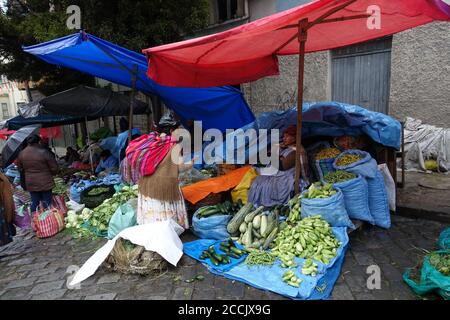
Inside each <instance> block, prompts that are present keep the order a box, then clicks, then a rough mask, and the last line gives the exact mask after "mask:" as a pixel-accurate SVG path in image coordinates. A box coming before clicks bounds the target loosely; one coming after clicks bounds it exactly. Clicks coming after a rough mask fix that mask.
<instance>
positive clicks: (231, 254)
mask: <svg viewBox="0 0 450 320" xmlns="http://www.w3.org/2000/svg"><path fill="white" fill-rule="evenodd" d="M227 254H228V256H229V257H232V258H234V259H239V258H240V257H241V256H240V255H238V254H236V253H234V252H230V253H227Z"/></svg>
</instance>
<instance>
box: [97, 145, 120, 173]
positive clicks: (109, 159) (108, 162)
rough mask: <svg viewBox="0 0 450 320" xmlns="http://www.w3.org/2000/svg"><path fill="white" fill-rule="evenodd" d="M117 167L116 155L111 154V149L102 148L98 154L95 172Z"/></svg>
mask: <svg viewBox="0 0 450 320" xmlns="http://www.w3.org/2000/svg"><path fill="white" fill-rule="evenodd" d="M118 167H119V161H118V160H117V158H116V157H114V156H113V155H111V151H109V150H103V151H102V153H101V154H100V163H99V164H98V166H97V169H95V173H96V174H99V173H100V172H102V171H105V170H112V169H117V168H118Z"/></svg>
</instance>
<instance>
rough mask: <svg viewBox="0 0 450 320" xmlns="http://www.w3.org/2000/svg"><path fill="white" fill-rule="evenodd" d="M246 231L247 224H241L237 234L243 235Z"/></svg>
mask: <svg viewBox="0 0 450 320" xmlns="http://www.w3.org/2000/svg"><path fill="white" fill-rule="evenodd" d="M246 230H247V224H246V223H245V222H242V223H241V225H240V226H239V232H240V233H244V232H245V231H246Z"/></svg>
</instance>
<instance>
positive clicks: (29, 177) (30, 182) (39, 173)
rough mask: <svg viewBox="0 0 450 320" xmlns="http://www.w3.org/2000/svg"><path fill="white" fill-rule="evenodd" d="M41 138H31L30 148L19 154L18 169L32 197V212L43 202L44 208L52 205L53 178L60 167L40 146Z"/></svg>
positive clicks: (35, 136) (29, 140)
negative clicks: (23, 176)
mask: <svg viewBox="0 0 450 320" xmlns="http://www.w3.org/2000/svg"><path fill="white" fill-rule="evenodd" d="M40 140H41V139H40V137H39V136H38V135H33V136H30V137H29V138H28V139H27V143H28V146H27V147H26V148H25V149H24V150H22V151H21V152H20V153H19V157H18V159H17V167H18V168H19V170H20V171H21V172H22V173H23V174H24V175H25V186H26V190H27V191H28V192H30V195H31V212H34V211H36V209H37V208H38V206H39V204H40V203H41V202H42V204H43V207H44V208H48V207H49V206H51V204H52V189H53V188H54V187H55V183H54V181H53V176H54V175H55V174H56V173H57V172H58V165H57V163H56V160H55V158H54V157H53V155H52V154H51V153H50V152H49V151H48V150H46V149H43V148H42V147H40V146H39V141H40Z"/></svg>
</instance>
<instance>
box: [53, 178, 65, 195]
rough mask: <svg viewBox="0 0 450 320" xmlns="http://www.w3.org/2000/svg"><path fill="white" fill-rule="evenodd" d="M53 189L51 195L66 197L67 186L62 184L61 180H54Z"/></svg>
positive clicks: (62, 180)
mask: <svg viewBox="0 0 450 320" xmlns="http://www.w3.org/2000/svg"><path fill="white" fill-rule="evenodd" d="M54 182H55V187H54V188H53V190H52V191H53V194H56V195H61V196H66V195H67V184H66V183H65V182H64V179H62V178H59V177H58V178H55V179H54Z"/></svg>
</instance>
